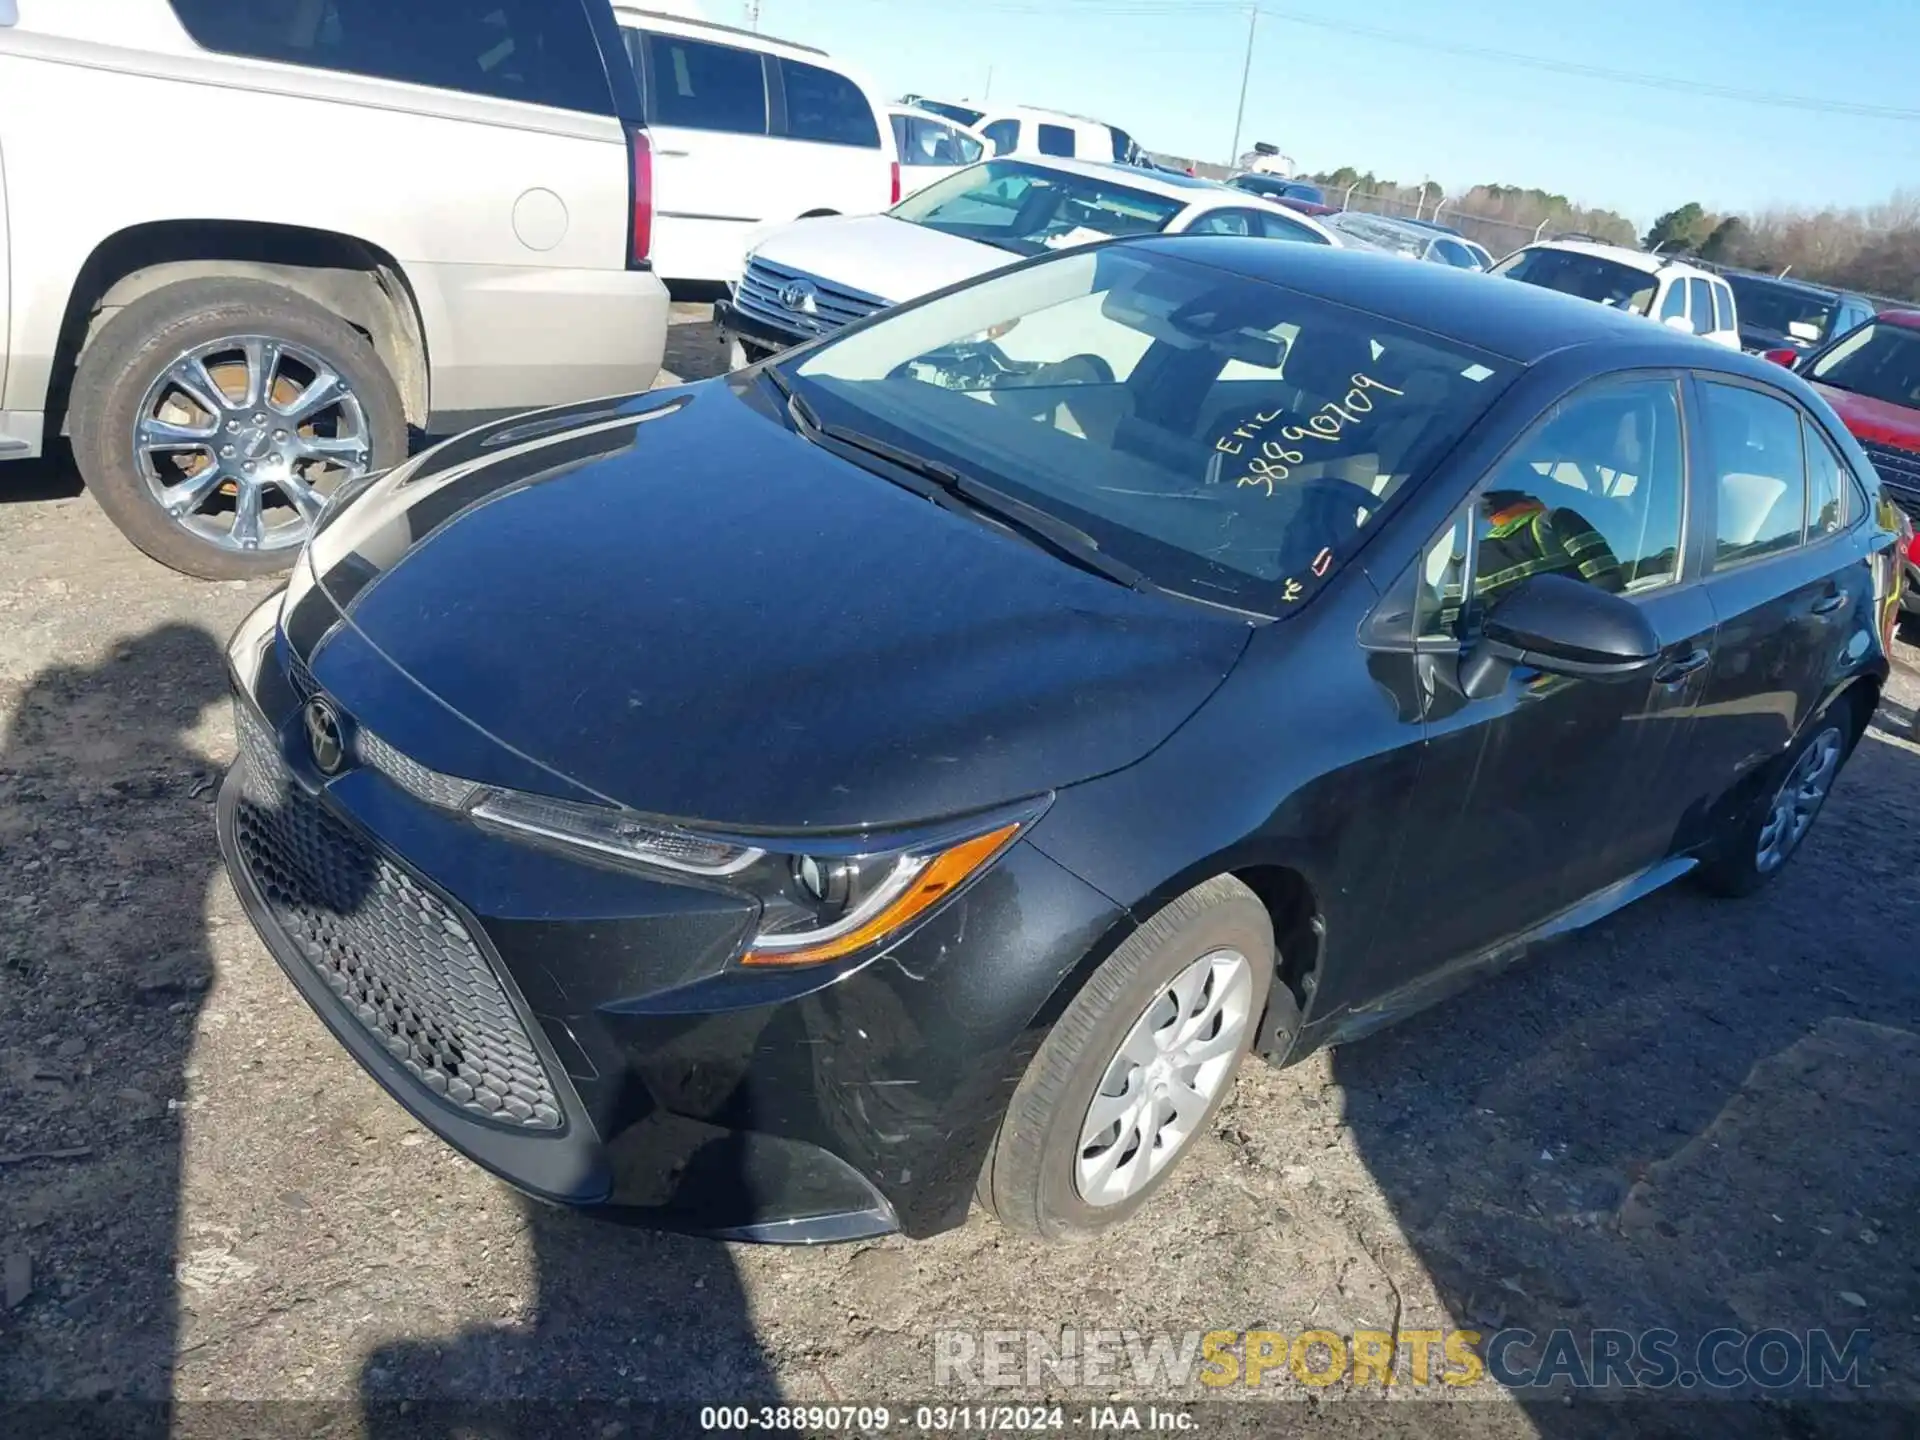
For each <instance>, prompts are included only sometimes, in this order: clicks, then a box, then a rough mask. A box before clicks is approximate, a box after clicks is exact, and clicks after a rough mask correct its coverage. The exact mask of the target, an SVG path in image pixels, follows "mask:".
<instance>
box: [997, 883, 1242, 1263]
mask: <svg viewBox="0 0 1920 1440" xmlns="http://www.w3.org/2000/svg"><path fill="white" fill-rule="evenodd" d="M1273 974H1274V949H1273V926H1272V923H1271V921H1270V920H1269V918H1268V916H1267V911H1266V907H1265V906H1264V905H1262V904H1261V903H1260V900H1259V898H1258V897H1257V896H1256V895H1254V893H1253V892H1252V891H1251V890H1249V889H1248V888H1247V887H1246V886H1245V885H1243V884H1241V883H1240V882H1239V881H1238V880H1235V879H1234V878H1232V877H1231V876H1217V877H1215V878H1214V879H1212V880H1209V881H1207V882H1206V883H1205V884H1204V885H1200V886H1198V887H1196V888H1195V889H1193V890H1190V891H1188V892H1187V893H1186V894H1185V895H1182V896H1181V897H1180V898H1179V899H1177V900H1175V901H1174V902H1173V903H1172V904H1170V905H1168V906H1167V907H1166V908H1165V909H1163V910H1162V911H1160V913H1159V914H1157V915H1155V916H1154V917H1153V919H1152V920H1150V921H1148V922H1147V923H1146V924H1145V925H1143V926H1141V928H1140V929H1139V930H1137V931H1136V932H1135V933H1134V934H1133V935H1131V936H1129V937H1128V939H1127V940H1126V942H1125V943H1124V944H1122V945H1121V946H1120V948H1119V949H1118V950H1116V951H1114V953H1113V954H1112V955H1111V956H1110V957H1108V959H1107V961H1106V963H1105V964H1103V965H1102V966H1101V967H1100V968H1099V970H1097V971H1095V972H1094V974H1093V976H1092V978H1091V979H1089V980H1088V981H1087V983H1086V985H1085V986H1084V987H1083V988H1082V989H1081V991H1080V993H1079V994H1078V995H1077V996H1075V997H1074V1000H1073V1003H1072V1004H1070V1005H1069V1006H1068V1007H1067V1010H1066V1013H1065V1014H1064V1015H1062V1016H1061V1017H1060V1021H1059V1023H1058V1024H1056V1025H1055V1026H1054V1028H1053V1030H1052V1031H1051V1032H1050V1033H1049V1034H1048V1036H1047V1038H1046V1040H1045V1042H1044V1043H1042V1045H1041V1046H1040V1050H1039V1053H1038V1054H1036V1055H1035V1056H1034V1059H1033V1063H1032V1064H1031V1065H1029V1066H1028V1068H1027V1073H1026V1075H1025V1076H1024V1077H1023V1078H1022V1079H1021V1082H1020V1086H1019V1088H1018V1089H1017V1090H1016V1091H1015V1093H1014V1097H1013V1102H1012V1104H1011V1105H1009V1106H1008V1109H1007V1115H1006V1118H1005V1119H1004V1120H1003V1121H1002V1122H1001V1126H1000V1133H999V1134H998V1135H997V1136H996V1137H995V1140H994V1146H993V1151H992V1153H991V1155H990V1156H989V1158H988V1161H987V1164H986V1167H985V1169H984V1170H983V1171H982V1173H981V1177H980V1184H979V1189H978V1194H979V1198H980V1201H981V1203H982V1204H983V1205H984V1206H985V1207H986V1208H987V1209H988V1210H990V1211H991V1212H992V1213H993V1214H994V1215H995V1216H996V1217H998V1218H999V1220H1000V1221H1001V1223H1002V1224H1004V1225H1006V1226H1008V1227H1009V1228H1011V1229H1014V1230H1019V1231H1023V1232H1025V1233H1027V1234H1030V1235H1037V1236H1040V1237H1043V1238H1046V1239H1058V1238H1064V1237H1067V1236H1071V1235H1076V1234H1087V1233H1091V1232H1093V1231H1097V1230H1103V1229H1105V1228H1106V1227H1108V1226H1110V1225H1114V1224H1117V1223H1118V1222H1119V1221H1121V1220H1124V1219H1125V1218H1126V1217H1127V1216H1129V1215H1131V1214H1132V1213H1133V1212H1134V1211H1135V1210H1137V1209H1139V1208H1140V1206H1141V1205H1142V1204H1144V1203H1145V1202H1146V1199H1147V1197H1148V1196H1150V1195H1151V1194H1152V1193H1153V1192H1154V1191H1155V1190H1157V1189H1159V1188H1160V1186H1161V1185H1163V1184H1164V1183H1165V1182H1166V1179H1167V1176H1168V1174H1169V1173H1170V1172H1171V1171H1172V1169H1173V1166H1174V1165H1175V1163H1177V1162H1178V1161H1179V1159H1180V1157H1181V1156H1183V1155H1184V1154H1185V1153H1186V1152H1187V1150H1188V1149H1189V1148H1191V1146H1192V1143H1193V1141H1194V1139H1195V1137H1196V1136H1199V1135H1201V1134H1204V1133H1205V1132H1206V1129H1207V1125H1208V1122H1209V1121H1210V1120H1211V1119H1212V1118H1213V1115H1214V1112H1215V1111H1216V1110H1218V1109H1219V1107H1220V1105H1221V1103H1222V1102H1223V1101H1224V1100H1225V1099H1226V1097H1227V1094H1228V1092H1229V1091H1230V1090H1231V1089H1232V1087H1233V1077H1234V1073H1235V1071H1236V1070H1237V1069H1238V1068H1239V1065H1240V1060H1241V1057H1242V1056H1244V1055H1245V1054H1246V1053H1247V1049H1248V1047H1249V1046H1250V1045H1251V1043H1252V1041H1253V1038H1254V1034H1255V1030H1256V1027H1257V1026H1258V1024H1259V1020H1260V1016H1261V1013H1262V1011H1263V1010H1264V1009H1265V1007H1266V1002H1267V995H1268V991H1269V989H1270V987H1271V986H1272V983H1273Z"/></svg>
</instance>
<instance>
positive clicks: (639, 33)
mask: <svg viewBox="0 0 1920 1440" xmlns="http://www.w3.org/2000/svg"><path fill="white" fill-rule="evenodd" d="M626 38H627V48H628V51H629V53H630V54H631V55H632V56H633V59H634V68H635V69H636V70H637V71H638V72H639V73H640V76H641V89H642V91H643V92H644V94H645V98H646V114H647V128H648V131H649V132H650V135H651V138H652V141H653V194H654V220H653V252H652V253H653V268H654V269H655V270H657V271H658V272H659V273H660V274H661V275H662V276H663V277H665V278H666V279H669V280H730V279H733V278H734V277H735V276H737V275H738V274H739V273H740V266H741V259H742V256H743V254H744V251H745V248H746V236H747V232H748V230H750V229H751V228H752V227H753V226H754V225H755V224H757V223H758V222H759V221H761V220H762V219H764V218H766V216H767V215H768V214H769V213H770V210H769V201H770V199H772V198H773V197H776V196H779V195H780V194H781V193H782V191H783V190H784V188H785V186H786V184H787V183H788V182H787V179H786V177H784V176H783V175H782V173H781V165H780V158H779V151H780V149H781V147H780V146H779V145H776V144H774V143H773V141H772V140H771V139H770V138H769V130H770V111H771V107H770V104H769V101H768V94H767V73H766V64H765V57H764V56H763V55H762V54H761V52H760V51H758V50H749V49H746V48H744V47H741V46H736V45H720V44H715V43H714V42H712V41H710V40H695V39H690V38H689V37H687V36H684V35H676V34H673V33H672V32H669V31H654V30H640V29H628V30H627V31H626Z"/></svg>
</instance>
